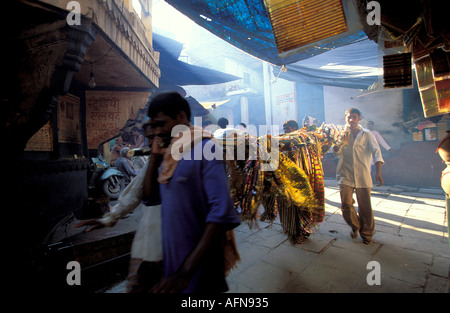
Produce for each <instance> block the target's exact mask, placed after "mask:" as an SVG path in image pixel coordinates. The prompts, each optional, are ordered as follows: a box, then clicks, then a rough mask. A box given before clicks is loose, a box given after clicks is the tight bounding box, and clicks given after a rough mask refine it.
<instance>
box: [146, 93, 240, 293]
mask: <svg viewBox="0 0 450 313" xmlns="http://www.w3.org/2000/svg"><path fill="white" fill-rule="evenodd" d="M148 115H149V117H150V119H151V121H150V124H151V126H152V128H153V129H154V134H155V140H154V142H153V146H152V157H151V158H150V164H149V166H148V168H147V173H146V178H145V180H144V199H146V200H147V201H148V203H152V201H154V202H155V203H156V202H158V201H159V200H161V216H162V240H163V264H164V275H165V279H164V280H163V281H162V282H161V283H160V284H159V285H158V286H156V287H155V288H154V290H153V291H154V292H224V291H227V290H228V287H227V283H226V280H225V268H224V266H225V265H224V243H225V232H226V231H227V230H230V229H233V228H234V227H236V226H237V225H239V223H240V219H239V217H238V215H237V213H236V211H235V210H234V207H233V202H232V199H231V196H230V190H229V186H228V179H227V175H226V171H225V163H224V161H222V160H218V159H216V158H212V159H211V158H210V157H207V158H205V156H204V154H203V151H204V147H205V145H208V147H207V149H206V150H207V151H209V152H211V153H213V154H214V149H218V147H215V145H214V144H211V141H210V139H204V140H201V141H199V142H197V143H196V144H194V143H192V147H191V149H186V150H188V151H186V152H185V153H184V154H182V158H181V159H179V160H177V161H174V160H173V158H171V156H170V153H169V151H165V150H170V148H169V149H167V146H168V145H169V143H170V140H171V139H172V129H173V128H174V127H175V126H179V125H185V127H186V128H188V127H189V126H190V122H189V121H190V117H191V112H190V107H189V104H188V102H187V101H186V100H185V99H184V98H183V97H181V96H180V95H179V94H178V93H175V92H169V93H160V94H157V95H156V96H155V97H154V98H153V99H152V100H151V102H150V105H149V109H148ZM175 135H176V134H175ZM172 141H173V140H172ZM168 154H169V155H168ZM199 155H200V156H201V157H200V158H199V157H198V156H199ZM161 164H162V167H161V169H160V165H161ZM159 197H160V199H159Z"/></svg>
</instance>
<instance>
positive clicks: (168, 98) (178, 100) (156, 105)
mask: <svg viewBox="0 0 450 313" xmlns="http://www.w3.org/2000/svg"><path fill="white" fill-rule="evenodd" d="M181 111H183V112H185V113H186V117H187V119H188V120H190V119H191V107H190V106H189V103H188V102H187V100H186V99H185V98H183V97H182V96H181V95H180V94H179V93H178V92H175V91H166V92H160V93H157V94H156V95H155V96H154V97H153V98H152V99H151V100H150V103H149V105H148V111H147V115H148V117H150V118H154V117H156V115H158V113H160V112H161V113H163V114H164V115H167V116H169V117H170V118H172V119H175V118H176V117H177V115H178V114H179V113H180V112H181Z"/></svg>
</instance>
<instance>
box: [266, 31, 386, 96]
mask: <svg viewBox="0 0 450 313" xmlns="http://www.w3.org/2000/svg"><path fill="white" fill-rule="evenodd" d="M276 71H277V72H276V73H275V72H274V73H273V74H274V75H275V76H277V75H278V74H279V72H278V71H279V69H278V68H277V69H276ZM378 75H382V70H381V69H380V68H379V67H378V45H377V44H376V43H375V42H373V41H372V40H370V39H369V38H367V37H366V38H365V39H362V40H360V41H358V42H356V43H353V44H351V45H347V46H344V47H340V48H336V49H333V50H331V51H328V52H325V53H322V54H320V55H317V56H314V57H312V58H309V59H307V60H303V61H299V62H295V63H292V64H289V65H287V71H286V72H281V74H280V75H279V77H280V78H284V79H287V80H291V81H296V82H300V83H302V82H304V83H312V84H320V85H327V86H337V87H345V88H357V89H367V88H368V87H369V86H370V85H371V84H373V83H375V82H377V81H378Z"/></svg>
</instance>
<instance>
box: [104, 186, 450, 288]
mask: <svg viewBox="0 0 450 313" xmlns="http://www.w3.org/2000/svg"><path fill="white" fill-rule="evenodd" d="M325 198H326V216H325V220H324V222H323V223H321V224H319V226H318V228H317V229H316V231H315V233H314V234H313V235H311V236H310V237H309V239H308V240H307V241H305V243H303V244H301V245H296V246H293V245H291V244H290V243H289V241H288V240H287V237H286V236H285V235H283V234H282V232H281V226H280V224H279V222H278V221H275V222H274V223H273V224H272V225H270V224H268V223H261V222H260V223H259V228H253V229H250V228H249V226H248V225H247V224H241V225H240V226H239V227H238V228H236V229H235V235H236V241H237V245H238V248H239V252H240V255H241V259H242V260H241V262H240V263H239V264H238V267H237V268H235V269H234V270H233V271H232V272H231V273H230V275H229V276H228V278H227V280H228V285H229V288H230V292H232V293H241V292H250V293H253V292H255V293H258V292H261V293H263V292H264V293H285V292H286V293H296V292H314V293H322V292H330V293H334V292H339V293H351V292H353V293H361V292H364V293H372V292H374V293H377V292H381V293H386V292H387V293H391V292H400V293H423V292H425V293H438V292H448V289H447V288H448V287H447V285H448V284H449V278H448V277H449V269H450V268H449V267H450V252H449V250H450V249H449V243H448V230H447V217H446V210H445V195H444V193H443V191H442V189H440V188H411V187H404V186H383V187H374V189H373V192H372V206H373V209H374V214H375V221H376V227H375V229H376V233H375V236H374V242H373V244H372V245H365V244H363V243H362V241H361V238H358V239H357V240H354V239H351V238H350V228H349V226H347V225H346V224H345V222H344V220H343V218H342V215H341V210H340V197H339V190H338V188H337V186H336V183H335V181H334V180H326V181H325ZM371 261H376V262H371ZM369 262H371V263H369ZM124 285H125V284H124V283H122V284H119V285H118V286H116V287H115V288H112V289H110V290H109V291H108V292H124Z"/></svg>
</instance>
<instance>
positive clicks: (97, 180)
mask: <svg viewBox="0 0 450 313" xmlns="http://www.w3.org/2000/svg"><path fill="white" fill-rule="evenodd" d="M123 177H124V175H123V174H122V173H121V172H120V171H119V170H118V169H116V168H114V167H110V166H109V164H108V163H107V162H106V161H105V159H103V156H102V155H99V157H97V158H91V178H90V180H89V188H90V189H96V190H100V191H102V192H103V193H104V194H105V195H107V196H108V197H109V198H110V199H111V200H117V198H118V197H119V195H120V193H121V192H122V190H124V189H125V181H124V179H123Z"/></svg>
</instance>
